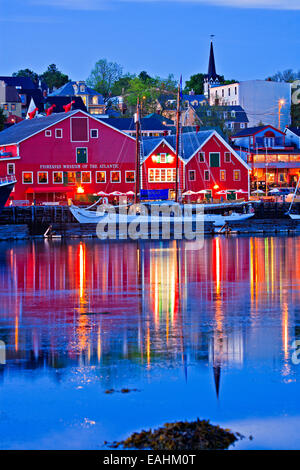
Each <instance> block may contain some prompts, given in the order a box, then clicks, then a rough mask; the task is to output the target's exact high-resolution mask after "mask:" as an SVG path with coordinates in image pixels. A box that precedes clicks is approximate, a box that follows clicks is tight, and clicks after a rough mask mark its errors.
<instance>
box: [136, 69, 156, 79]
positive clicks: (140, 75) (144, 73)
mask: <svg viewBox="0 0 300 470" xmlns="http://www.w3.org/2000/svg"><path fill="white" fill-rule="evenodd" d="M139 79H140V80H142V82H149V81H151V80H153V78H152V77H150V75H148V73H147V72H145V70H143V71H142V72H141V73H140V74H139Z"/></svg>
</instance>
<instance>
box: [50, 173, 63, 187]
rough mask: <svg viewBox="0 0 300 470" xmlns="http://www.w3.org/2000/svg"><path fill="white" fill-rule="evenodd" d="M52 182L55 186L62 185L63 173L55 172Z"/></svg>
mask: <svg viewBox="0 0 300 470" xmlns="http://www.w3.org/2000/svg"><path fill="white" fill-rule="evenodd" d="M52 180H53V183H54V184H62V183H63V182H64V181H63V172H62V171H53V173H52Z"/></svg>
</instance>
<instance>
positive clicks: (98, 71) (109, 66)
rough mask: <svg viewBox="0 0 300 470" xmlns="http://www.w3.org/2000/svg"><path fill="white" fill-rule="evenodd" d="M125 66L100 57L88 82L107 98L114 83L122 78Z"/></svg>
mask: <svg viewBox="0 0 300 470" xmlns="http://www.w3.org/2000/svg"><path fill="white" fill-rule="evenodd" d="M122 74H123V67H122V66H121V65H119V64H117V63H116V62H108V61H107V60H106V59H100V60H98V61H97V62H96V64H95V67H94V68H93V70H92V71H91V74H90V76H89V77H88V79H87V84H88V85H89V86H91V87H92V88H94V89H95V90H96V91H98V92H99V93H101V94H102V95H103V96H104V97H105V98H106V97H107V96H108V95H109V93H110V92H111V90H112V87H113V85H114V84H115V83H116V82H117V81H118V80H120V78H121V77H122Z"/></svg>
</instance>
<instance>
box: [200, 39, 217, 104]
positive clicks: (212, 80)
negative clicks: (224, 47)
mask: <svg viewBox="0 0 300 470" xmlns="http://www.w3.org/2000/svg"><path fill="white" fill-rule="evenodd" d="M213 37H214V35H213V34H212V35H211V42H210V52H209V62H208V73H207V75H205V78H204V95H205V96H206V98H209V89H210V86H211V85H219V83H220V82H219V76H218V75H217V71H216V63H215V54H214V45H213Z"/></svg>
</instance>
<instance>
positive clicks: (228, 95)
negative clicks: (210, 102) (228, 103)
mask: <svg viewBox="0 0 300 470" xmlns="http://www.w3.org/2000/svg"><path fill="white" fill-rule="evenodd" d="M228 96H230V88H228Z"/></svg>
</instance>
